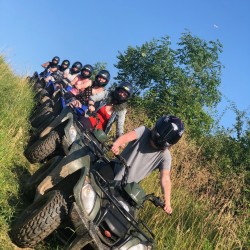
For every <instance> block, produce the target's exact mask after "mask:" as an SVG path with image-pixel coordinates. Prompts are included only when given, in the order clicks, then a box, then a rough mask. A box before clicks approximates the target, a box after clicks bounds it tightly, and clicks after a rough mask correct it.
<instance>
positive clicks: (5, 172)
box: [0, 57, 33, 249]
mask: <svg viewBox="0 0 250 250" xmlns="http://www.w3.org/2000/svg"><path fill="white" fill-rule="evenodd" d="M0 72H1V75H0V103H1V104H0V166H1V171H0V188H1V196H0V249H14V248H13V245H12V244H11V241H10V239H9V236H8V231H9V229H10V223H11V221H12V219H13V216H14V214H15V213H16V212H17V210H16V209H17V208H18V207H20V206H21V205H22V201H21V200H20V199H19V197H20V193H21V190H20V188H21V187H22V183H21V182H22V180H23V178H24V176H25V175H26V174H27V173H28V171H27V167H28V164H27V161H26V160H25V158H24V157H23V155H22V153H23V148H24V144H25V142H26V140H27V136H28V133H27V131H28V127H29V123H28V116H29V113H30V111H31V108H32V105H33V104H32V92H31V90H30V89H29V87H28V84H27V82H26V81H24V80H23V79H20V78H19V77H15V76H14V75H13V73H12V72H11V70H10V68H9V66H8V65H7V64H6V63H5V62H4V59H3V58H2V57H0Z"/></svg>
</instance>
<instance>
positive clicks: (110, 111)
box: [88, 82, 133, 137]
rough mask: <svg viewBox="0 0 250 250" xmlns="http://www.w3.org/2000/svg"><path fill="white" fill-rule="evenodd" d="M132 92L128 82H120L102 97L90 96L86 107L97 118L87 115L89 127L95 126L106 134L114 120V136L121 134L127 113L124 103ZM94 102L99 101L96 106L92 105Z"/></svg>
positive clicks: (125, 103)
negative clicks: (95, 114) (94, 113)
mask: <svg viewBox="0 0 250 250" xmlns="http://www.w3.org/2000/svg"><path fill="white" fill-rule="evenodd" d="M132 93H133V87H132V85H131V84H130V83H129V82H121V83H120V84H119V85H118V86H117V87H115V89H114V90H111V91H109V92H107V93H106V95H105V97H104V98H103V99H101V97H100V96H101V95H98V94H96V95H93V96H91V97H90V101H89V107H88V109H89V111H90V112H91V113H92V112H94V111H95V112H96V113H97V116H98V118H99V119H98V120H97V119H96V118H94V117H92V116H91V117H89V121H90V123H91V127H95V126H96V128H97V129H102V130H104V132H105V133H106V134H108V133H109V131H110V130H111V126H112V124H113V123H114V122H115V121H116V136H117V137H119V136H120V135H122V134H123V131H124V122H125V117H126V113H127V109H126V105H127V101H128V99H129V98H130V97H131V96H132ZM96 102H99V105H98V107H95V105H94V103H96Z"/></svg>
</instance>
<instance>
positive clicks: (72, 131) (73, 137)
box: [69, 125, 77, 143]
mask: <svg viewBox="0 0 250 250" xmlns="http://www.w3.org/2000/svg"><path fill="white" fill-rule="evenodd" d="M76 135H77V131H76V129H75V127H74V126H73V125H71V126H70V128H69V138H70V141H71V143H73V142H74V141H75V140H76Z"/></svg>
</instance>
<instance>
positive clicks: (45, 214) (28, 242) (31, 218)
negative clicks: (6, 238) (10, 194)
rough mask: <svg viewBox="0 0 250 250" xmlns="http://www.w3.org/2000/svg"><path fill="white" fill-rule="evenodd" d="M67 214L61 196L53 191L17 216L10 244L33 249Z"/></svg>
mask: <svg viewBox="0 0 250 250" xmlns="http://www.w3.org/2000/svg"><path fill="white" fill-rule="evenodd" d="M67 214H68V208H67V203H66V201H65V199H64V197H63V194H62V193H61V192H60V191H58V190H53V191H50V192H48V193H47V194H45V195H43V196H42V197H41V198H40V199H38V200H37V201H36V202H34V203H32V204H31V205H30V206H29V207H28V208H27V209H26V210H24V212H23V213H22V214H21V215H20V216H19V218H18V220H16V221H15V222H14V224H13V227H12V230H11V232H10V237H11V239H12V242H13V243H14V244H16V245H17V246H18V247H22V248H24V247H33V246H35V245H36V244H37V243H39V242H40V241H42V240H43V239H45V238H46V237H47V236H48V235H50V234H51V233H52V232H53V231H54V230H56V229H57V228H58V227H59V225H60V224H61V222H62V221H63V219H64V218H65V217H66V215H67Z"/></svg>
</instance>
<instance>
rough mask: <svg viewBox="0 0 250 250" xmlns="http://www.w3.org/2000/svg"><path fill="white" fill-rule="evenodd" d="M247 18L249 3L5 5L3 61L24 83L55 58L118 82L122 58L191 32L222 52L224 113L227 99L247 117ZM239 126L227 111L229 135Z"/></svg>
mask: <svg viewBox="0 0 250 250" xmlns="http://www.w3.org/2000/svg"><path fill="white" fill-rule="evenodd" d="M249 13H250V1H249V0H238V1H234V0H209V1H208V0H207V1H205V0H203V1H201V0H175V1H167V0H154V1H152V0H92V1H85V0H75V1H65V0H53V1H49V0H43V1H34V0H25V1H20V0H0V53H1V54H4V55H6V58H7V60H8V62H9V63H10V64H11V66H12V68H13V70H14V71H15V72H16V73H18V74H21V75H24V74H27V73H31V72H33V71H35V70H36V71H41V70H42V68H41V66H40V65H41V64H42V63H43V62H45V61H48V60H51V58H52V57H53V56H55V55H57V56H59V57H60V58H61V60H62V59H69V60H70V61H71V62H72V63H73V62H74V61H78V60H79V61H81V62H82V63H83V64H86V63H90V64H94V63H96V62H106V63H107V69H108V70H110V72H111V75H112V76H113V77H114V76H115V75H116V72H117V71H116V69H115V67H114V66H113V65H114V64H115V63H117V58H116V56H117V55H118V51H121V52H123V51H125V50H126V49H127V47H128V46H136V45H138V46H140V45H141V44H143V43H144V42H146V41H150V40H152V39H153V38H160V37H163V36H165V35H168V36H170V38H171V41H172V48H176V43H177V42H178V40H179V38H180V37H181V33H183V32H185V30H189V31H190V32H191V33H192V34H193V35H195V36H198V37H200V38H201V39H205V40H216V39H219V40H220V42H221V43H222V44H223V46H224V49H223V50H224V51H223V53H222V55H221V57H220V60H221V62H222V64H223V65H224V66H225V68H224V69H223V72H222V83H221V86H220V90H221V92H222V94H223V96H224V97H223V100H222V102H221V103H220V104H219V106H218V111H219V113H222V112H223V111H224V110H225V108H226V106H227V105H228V103H227V101H226V100H227V99H228V100H230V101H232V102H234V103H235V104H236V106H237V108H238V109H239V110H247V111H248V113H249V111H250V110H249V108H250V98H249V93H250V83H249V78H250V77H249V71H248V70H249V66H250V65H249V60H250V59H249V57H250V14H249ZM234 119H235V115H234V113H233V112H230V111H227V112H226V113H225V114H224V116H223V117H222V120H221V124H222V125H223V126H225V127H231V126H232V124H233V123H234Z"/></svg>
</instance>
